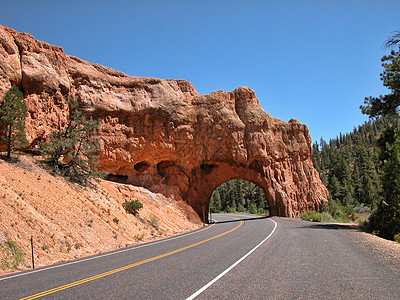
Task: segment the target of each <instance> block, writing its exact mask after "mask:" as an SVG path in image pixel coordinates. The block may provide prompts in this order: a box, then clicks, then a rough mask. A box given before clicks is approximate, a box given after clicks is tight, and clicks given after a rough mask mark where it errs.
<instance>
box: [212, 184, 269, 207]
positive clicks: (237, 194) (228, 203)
mask: <svg viewBox="0 0 400 300" xmlns="http://www.w3.org/2000/svg"><path fill="white" fill-rule="evenodd" d="M266 203H267V200H266V199H265V196H264V192H263V190H262V189H261V188H260V187H259V186H257V185H255V184H254V183H252V182H249V181H246V180H242V179H233V180H230V181H227V182H224V183H223V184H221V185H220V186H219V187H217V188H216V189H215V190H214V192H213V194H212V196H211V200H210V210H211V212H212V213H218V212H228V213H234V212H248V213H251V214H263V215H264V214H265V212H266V209H267V204H266Z"/></svg>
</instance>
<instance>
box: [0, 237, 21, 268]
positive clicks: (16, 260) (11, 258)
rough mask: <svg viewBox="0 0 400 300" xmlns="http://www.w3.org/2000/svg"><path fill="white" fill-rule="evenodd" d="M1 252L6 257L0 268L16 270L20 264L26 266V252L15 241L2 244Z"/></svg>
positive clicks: (0, 263)
mask: <svg viewBox="0 0 400 300" xmlns="http://www.w3.org/2000/svg"><path fill="white" fill-rule="evenodd" d="M0 251H1V252H2V254H3V256H4V257H3V258H2V259H1V261H0V267H1V268H2V269H3V270H6V269H10V270H15V269H16V268H17V267H18V266H19V265H20V264H25V260H26V255H25V252H24V251H23V250H22V248H21V247H20V246H19V245H18V244H17V243H16V242H14V241H13V240H11V239H8V240H7V241H5V242H3V243H2V244H0Z"/></svg>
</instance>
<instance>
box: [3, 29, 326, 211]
mask: <svg viewBox="0 0 400 300" xmlns="http://www.w3.org/2000/svg"><path fill="white" fill-rule="evenodd" d="M0 57H1V60H0V96H2V95H3V94H4V93H5V92H6V90H7V89H8V88H9V87H10V86H11V85H12V84H16V85H17V86H19V87H20V88H21V90H23V92H24V95H25V101H26V105H27V109H28V117H27V119H26V134H27V138H28V140H29V142H30V143H31V147H35V145H36V144H37V142H38V141H40V140H42V139H45V138H46V137H47V136H48V135H49V134H50V132H51V131H52V130H54V129H58V128H60V127H63V126H64V125H65V124H66V122H67V120H68V117H69V111H68V106H67V105H66V101H67V99H68V97H69V96H72V97H74V98H75V99H77V100H78V101H79V102H80V105H81V107H82V109H83V110H84V111H85V112H86V113H87V114H88V115H93V116H95V117H97V118H100V119H101V120H102V123H101V128H100V130H99V135H100V137H101V141H102V143H101V144H102V154H101V159H100V168H101V169H103V170H106V171H108V172H110V173H111V175H110V177H113V178H114V179H116V180H120V181H124V182H127V183H132V184H134V185H139V186H144V187H146V188H148V189H150V190H152V191H154V192H160V193H162V194H164V195H166V196H168V197H172V198H175V199H179V198H182V199H184V200H185V201H186V202H188V203H189V204H190V205H191V206H192V207H193V208H194V209H195V210H196V211H197V212H201V207H202V206H203V205H205V206H207V205H208V202H209V199H210V196H211V194H212V192H213V190H214V189H215V188H216V187H217V186H218V185H220V184H221V183H223V182H225V181H228V180H230V179H234V178H241V179H244V180H248V181H251V182H254V183H256V184H257V185H259V186H260V187H262V188H263V190H264V193H265V195H266V197H267V201H268V205H269V208H270V211H271V213H272V214H273V215H281V216H290V217H293V216H297V215H299V214H300V213H302V212H303V211H305V210H307V209H316V208H318V206H319V204H320V202H321V201H324V200H325V199H327V190H326V188H325V187H324V185H323V184H322V182H321V180H320V178H319V175H318V173H317V171H316V170H315V169H314V167H313V164H312V161H311V147H310V144H311V139H310V136H309V133H308V130H307V127H306V126H305V125H303V124H300V123H299V122H298V121H296V120H293V119H292V120H290V121H289V122H288V123H286V122H283V121H281V120H278V119H276V118H273V117H271V116H270V115H269V114H267V113H266V112H265V111H264V110H263V109H262V108H261V106H260V105H259V102H258V100H257V98H256V96H255V94H254V92H253V91H252V90H251V89H249V88H247V87H240V88H237V89H236V90H234V91H233V92H223V91H217V92H213V93H211V94H209V95H199V94H198V93H197V92H196V90H195V89H194V87H193V86H192V85H191V84H190V83H189V82H187V81H184V80H170V79H166V80H162V79H157V78H140V77H132V76H128V75H126V74H124V73H121V72H118V71H115V70H112V69H110V68H107V67H103V66H100V65H97V64H92V63H89V62H86V61H83V60H81V59H78V58H76V57H73V56H69V55H66V54H64V53H63V51H62V49H61V48H60V47H57V46H52V45H49V44H47V43H44V42H41V41H37V40H35V39H34V38H33V37H32V36H31V35H29V34H26V33H18V32H16V31H14V30H12V29H9V28H6V27H2V26H0Z"/></svg>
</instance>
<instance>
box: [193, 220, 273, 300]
mask: <svg viewBox="0 0 400 300" xmlns="http://www.w3.org/2000/svg"><path fill="white" fill-rule="evenodd" d="M269 220H270V221H272V222H274V224H275V225H274V229H273V230H272V231H271V233H270V234H269V235H268V236H267V237H266V238H265V239H263V240H262V241H261V242H260V243H259V244H258V245H257V246H255V247H254V248H253V249H251V250H250V251H249V252H247V253H246V254H245V255H244V256H242V258H240V259H239V260H238V261H236V262H235V263H234V264H233V265H231V266H230V267H229V268H228V269H226V270H225V271H223V272H222V273H221V274H219V275H218V276H217V277H215V278H214V279H213V280H211V281H210V282H209V283H207V284H206V285H205V286H203V287H202V288H201V289H199V290H198V291H197V292H195V293H194V294H192V295H191V296H189V297H188V298H186V300H192V299H194V298H196V297H197V296H198V295H200V294H201V293H202V292H204V291H205V290H206V289H208V288H209V287H210V286H212V285H213V284H214V283H215V282H217V281H218V280H219V279H221V278H222V277H223V276H225V275H226V274H227V273H228V272H229V271H230V270H232V269H233V268H234V267H236V266H237V265H238V264H240V263H241V262H242V261H243V260H244V259H245V258H246V257H248V256H249V255H250V254H252V253H253V252H254V251H255V250H256V249H257V248H258V247H260V246H261V245H262V244H263V243H264V242H265V241H266V240H268V239H269V238H270V237H271V236H272V235H273V234H274V232H275V229H276V227H277V226H278V224H277V223H276V222H275V221H274V220H271V219H269Z"/></svg>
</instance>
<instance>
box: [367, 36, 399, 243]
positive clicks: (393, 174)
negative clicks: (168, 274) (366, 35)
mask: <svg viewBox="0 0 400 300" xmlns="http://www.w3.org/2000/svg"><path fill="white" fill-rule="evenodd" d="M385 46H387V47H396V48H397V47H398V49H397V51H395V50H392V51H391V53H390V55H385V56H384V57H383V58H382V66H383V68H384V71H383V72H382V74H381V80H382V81H383V85H384V86H385V87H387V88H388V89H389V90H390V93H389V94H387V95H383V96H382V95H381V96H379V97H368V98H365V101H364V104H365V105H364V106H361V110H362V112H363V113H365V114H367V115H369V116H370V117H377V116H397V117H398V112H399V110H398V108H399V106H400V31H398V32H397V33H396V34H394V35H393V36H392V37H391V38H390V39H389V40H387V41H386V44H385ZM378 144H379V146H380V149H381V153H382V154H381V155H382V162H383V165H382V196H383V199H382V201H381V202H380V204H379V206H378V209H377V210H376V211H375V212H374V213H373V214H372V216H371V219H370V226H371V229H372V230H375V231H377V232H378V234H379V235H380V236H382V237H385V238H388V239H393V238H394V235H395V234H398V233H400V127H399V125H396V126H392V127H390V128H389V129H387V130H386V132H385V134H384V135H383V136H382V137H381V138H380V139H379V142H378Z"/></svg>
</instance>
